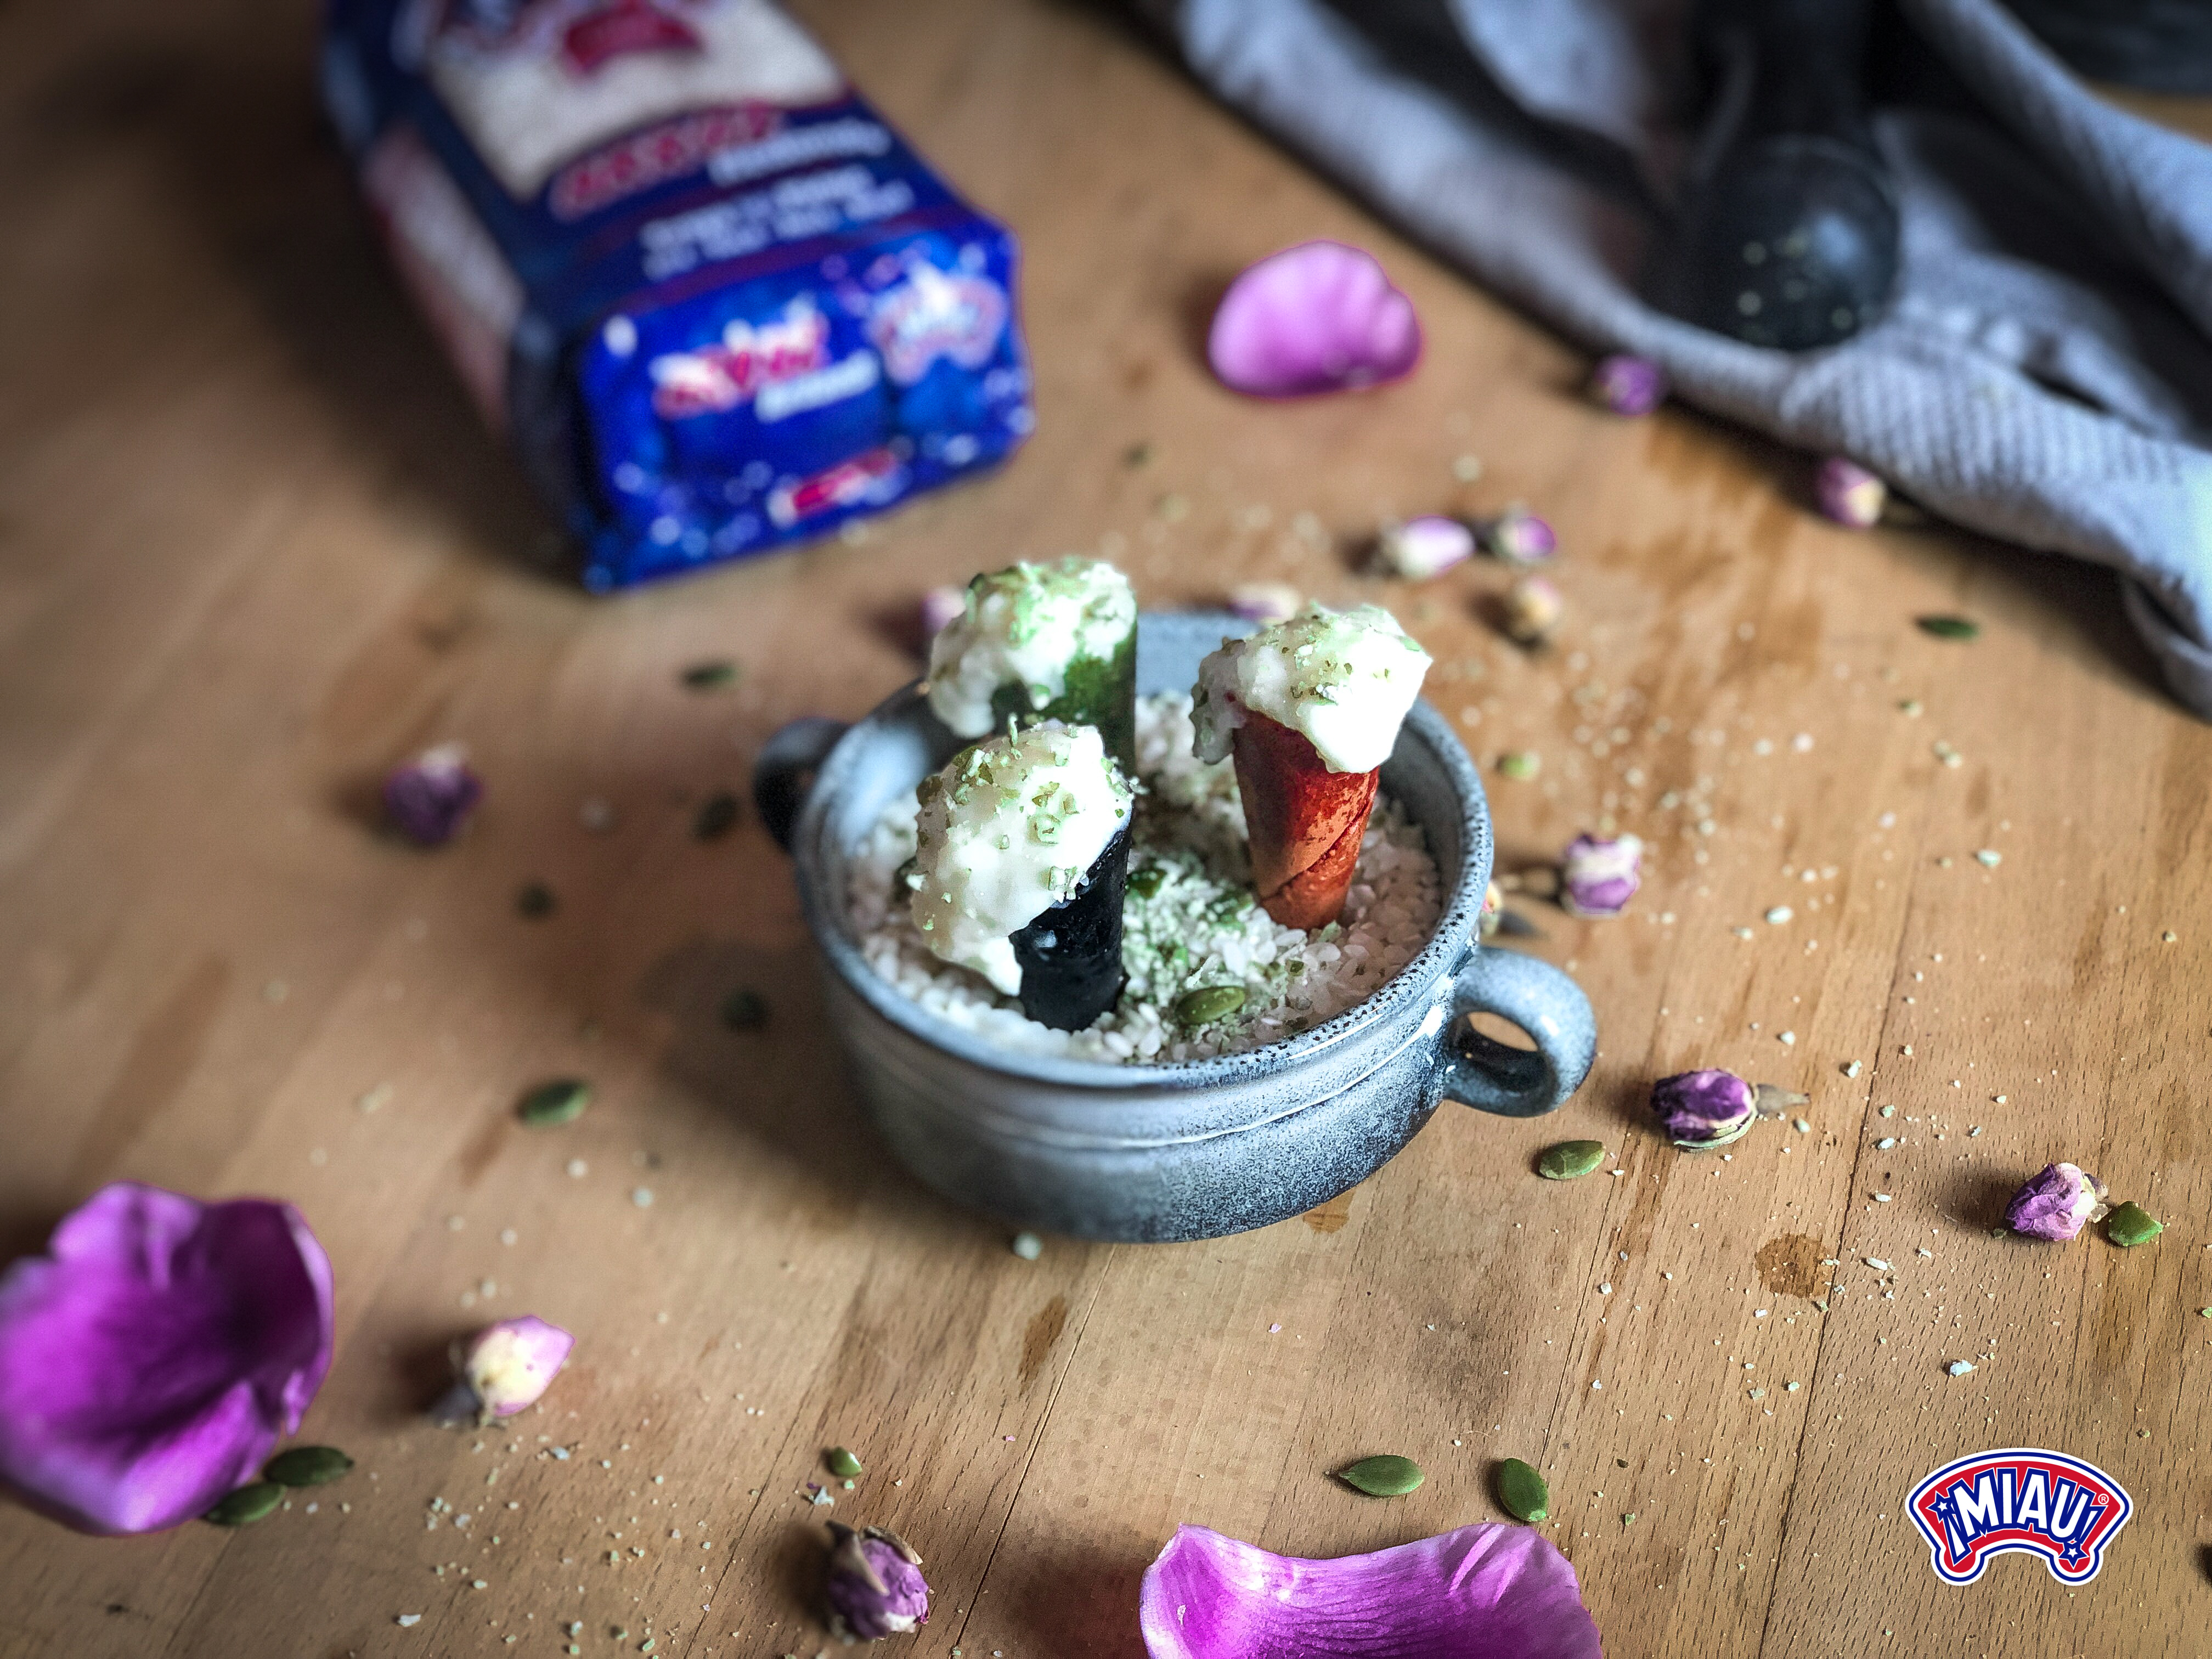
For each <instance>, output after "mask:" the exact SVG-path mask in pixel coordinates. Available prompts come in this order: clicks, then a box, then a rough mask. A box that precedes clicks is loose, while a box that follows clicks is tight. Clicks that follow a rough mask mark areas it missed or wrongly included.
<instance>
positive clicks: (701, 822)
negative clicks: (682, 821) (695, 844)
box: [691, 789, 738, 841]
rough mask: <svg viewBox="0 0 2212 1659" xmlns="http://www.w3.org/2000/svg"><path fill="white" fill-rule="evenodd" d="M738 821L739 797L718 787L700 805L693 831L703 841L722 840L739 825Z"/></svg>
mask: <svg viewBox="0 0 2212 1659" xmlns="http://www.w3.org/2000/svg"><path fill="white" fill-rule="evenodd" d="M737 822H738V798H737V797H736V796H735V795H733V794H732V793H730V792H729V791H728V790H726V789H718V790H716V791H715V792H714V793H713V794H711V795H709V796H708V797H707V799H706V800H705V801H704V802H703V803H702V805H700V808H699V816H698V817H697V819H696V821H695V822H694V823H692V825H691V833H692V835H693V836H696V837H697V838H698V839H699V840H701V841H720V839H721V838H722V837H723V836H726V835H728V834H729V833H730V831H731V830H732V829H734V828H736V827H737Z"/></svg>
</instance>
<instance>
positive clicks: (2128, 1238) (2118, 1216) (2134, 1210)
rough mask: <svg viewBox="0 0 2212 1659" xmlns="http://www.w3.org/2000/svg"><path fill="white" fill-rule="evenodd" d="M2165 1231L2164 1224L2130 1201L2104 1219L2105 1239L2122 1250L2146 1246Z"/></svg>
mask: <svg viewBox="0 0 2212 1659" xmlns="http://www.w3.org/2000/svg"><path fill="white" fill-rule="evenodd" d="M2164 1231H2166V1223H2164V1222H2163V1221H2160V1219H2158V1218H2157V1217H2155V1216H2154V1215H2153V1214H2151V1212H2149V1211H2148V1210H2146V1209H2145V1208H2143V1206H2142V1205H2140V1204H2137V1203H2136V1202H2135V1201H2134V1200H2129V1201H2128V1202H2127V1203H2125V1204H2123V1205H2120V1206H2118V1207H2117V1208H2116V1209H2114V1210H2113V1212H2112V1214H2110V1215H2108V1216H2106V1218H2105V1237H2107V1238H2109V1239H2111V1240H2112V1243H2115V1244H2117V1245H2118V1246H2119V1247H2120V1248H2121V1249H2124V1250H2131V1249H2134V1248H2135V1247H2136V1245H2138V1244H2148V1243H2150V1242H2151V1240H2153V1239H2154V1238H2156V1237H2158V1236H2159V1235H2160V1233H2162V1232H2164Z"/></svg>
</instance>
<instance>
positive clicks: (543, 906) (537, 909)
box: [514, 881, 560, 921]
mask: <svg viewBox="0 0 2212 1659" xmlns="http://www.w3.org/2000/svg"><path fill="white" fill-rule="evenodd" d="M514 908H515V913H516V914H517V915H520V916H522V917H524V918H525V919H526V920H527V921H543V920H544V918H545V917H547V916H550V915H552V914H553V912H554V911H555V910H556V909H557V908H560V901H559V900H557V899H556V898H555V897H554V896H553V890H552V889H551V888H550V887H548V886H547V885H546V884H544V882H542V881H532V882H526V883H524V884H523V888H522V890H521V891H520V892H519V893H517V894H516V895H515V896H514Z"/></svg>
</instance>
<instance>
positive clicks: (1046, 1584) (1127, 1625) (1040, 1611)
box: [1007, 1553, 1151, 1659]
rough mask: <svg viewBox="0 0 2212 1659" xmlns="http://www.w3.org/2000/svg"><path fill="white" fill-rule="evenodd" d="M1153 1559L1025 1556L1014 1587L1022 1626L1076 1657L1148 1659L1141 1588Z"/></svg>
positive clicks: (1041, 1642) (1049, 1648) (1047, 1646)
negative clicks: (1140, 1611) (1141, 1628)
mask: <svg viewBox="0 0 2212 1659" xmlns="http://www.w3.org/2000/svg"><path fill="white" fill-rule="evenodd" d="M1149 1565H1151V1562H1150V1560H1149V1559H1146V1558H1143V1557H1138V1556H1124V1557H1115V1556H1113V1555H1110V1554H1107V1553H1097V1554H1091V1553H1066V1554H1048V1555H1043V1556H1040V1557H1038V1558H1037V1559H1034V1560H1029V1561H1024V1564H1023V1567H1022V1577H1021V1579H1020V1580H1019V1582H1018V1583H1015V1584H1013V1585H1011V1586H1008V1587H1007V1588H1008V1589H1011V1591H1012V1596H1013V1601H1014V1607H1015V1614H1016V1617H1017V1618H1018V1620H1019V1621H1020V1623H1019V1626H1018V1629H1020V1631H1021V1632H1023V1633H1024V1635H1028V1636H1031V1637H1033V1638H1036V1639H1035V1641H1034V1643H1033V1645H1035V1646H1036V1647H1037V1648H1039V1649H1041V1650H1042V1651H1044V1652H1046V1653H1052V1654H1066V1655H1068V1656H1071V1659H1144V1654H1145V1642H1144V1637H1143V1635H1142V1633H1141V1632H1140V1631H1139V1626H1138V1623H1137V1606H1138V1601H1137V1598H1138V1592H1139V1588H1140V1586H1141V1585H1142V1583H1143V1582H1144V1577H1145V1569H1146V1567H1147V1566H1149Z"/></svg>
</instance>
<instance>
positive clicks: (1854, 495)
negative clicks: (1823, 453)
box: [1813, 455, 1889, 530]
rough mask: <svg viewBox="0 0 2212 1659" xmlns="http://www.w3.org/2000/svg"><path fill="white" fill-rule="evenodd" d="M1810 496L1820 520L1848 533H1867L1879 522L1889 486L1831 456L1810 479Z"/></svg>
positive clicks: (1845, 461)
mask: <svg viewBox="0 0 2212 1659" xmlns="http://www.w3.org/2000/svg"><path fill="white" fill-rule="evenodd" d="M1813 495H1814V500H1816V501H1818V502H1819V503H1820V513H1821V515H1822V516H1823V517H1825V518H1828V519H1832V520H1835V522H1836V523H1838V524H1839V525H1842V526H1844V528H1846V529H1848V530H1867V529H1870V528H1872V527H1873V526H1874V525H1875V522H1876V521H1877V520H1880V519H1881V509H1882V506H1883V503H1885V502H1886V501H1888V499H1889V486H1888V485H1887V484H1886V483H1883V482H1882V481H1881V479H1880V478H1877V477H1875V475H1874V474H1873V473H1871V472H1869V471H1867V470H1866V469H1865V468H1864V467H1863V466H1861V465H1858V463H1857V462H1856V461H1847V460H1845V459H1844V458H1843V457H1842V456H1840V455H1831V456H1829V457H1828V459H1826V460H1825V461H1822V462H1821V463H1820V471H1818V472H1817V473H1815V474H1814V477H1813Z"/></svg>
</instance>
